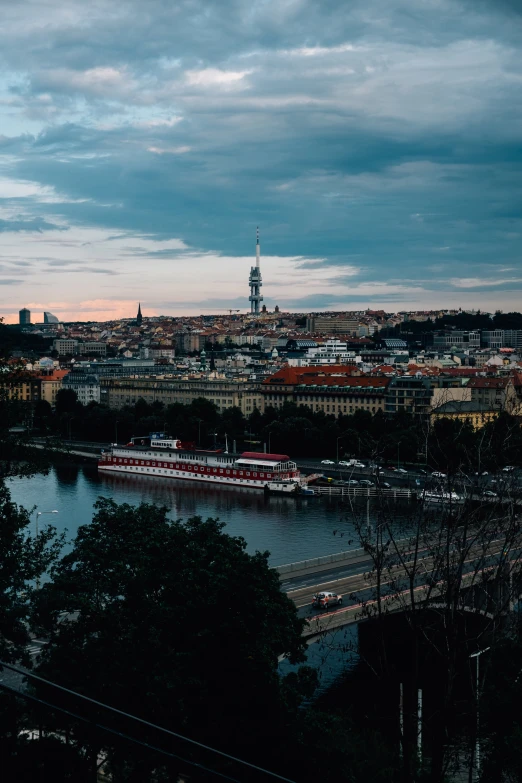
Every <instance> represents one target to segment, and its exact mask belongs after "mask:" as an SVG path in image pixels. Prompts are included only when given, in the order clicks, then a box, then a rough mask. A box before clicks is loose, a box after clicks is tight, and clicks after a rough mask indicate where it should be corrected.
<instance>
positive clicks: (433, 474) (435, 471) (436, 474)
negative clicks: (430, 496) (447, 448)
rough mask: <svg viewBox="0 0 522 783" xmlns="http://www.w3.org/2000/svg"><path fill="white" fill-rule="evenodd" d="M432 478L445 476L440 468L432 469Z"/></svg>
mask: <svg viewBox="0 0 522 783" xmlns="http://www.w3.org/2000/svg"><path fill="white" fill-rule="evenodd" d="M431 475H432V476H433V478H447V476H446V474H445V473H441V472H440V470H434V471H433V473H432V474H431Z"/></svg>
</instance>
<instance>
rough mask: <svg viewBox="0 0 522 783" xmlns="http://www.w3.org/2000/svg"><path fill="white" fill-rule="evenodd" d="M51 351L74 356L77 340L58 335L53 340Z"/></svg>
mask: <svg viewBox="0 0 522 783" xmlns="http://www.w3.org/2000/svg"><path fill="white" fill-rule="evenodd" d="M53 351H57V352H58V355H59V356H74V355H75V354H76V353H78V340H71V339H69V338H68V337H59V338H57V339H56V340H53Z"/></svg>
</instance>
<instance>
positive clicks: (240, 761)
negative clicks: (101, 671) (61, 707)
mask: <svg viewBox="0 0 522 783" xmlns="http://www.w3.org/2000/svg"><path fill="white" fill-rule="evenodd" d="M0 666H5V668H6V669H11V671H14V672H16V673H17V674H23V675H24V677H29V678H30V679H32V680H38V682H43V683H44V684H45V685H50V686H51V688H58V690H60V691H63V692H64V693H68V694H70V695H72V696H77V697H78V698H79V699H83V700H84V701H88V702H90V703H91V704H96V706H97V707H103V708H104V709H106V710H110V711H111V712H115V713H117V714H118V715H123V716H124V717H125V718H130V719H131V720H135V721H137V722H138V723H142V724H143V725H144V726H149V727H150V728H152V729H156V730H157V731H162V732H164V733H165V734H169V735H170V736H171V737H176V739H180V740H183V741H184V742H189V743H190V744H191V745H196V746H197V747H199V748H203V749H204V750H209V751H210V752H211V753H216V754H217V755H219V756H223V757H224V758H227V759H230V760H231V761H235V762H237V763H238V764H243V765H244V766H246V767H250V768H251V769H255V770H257V772H262V773H263V774H264V775H270V776H271V777H273V778H276V779H277V780H283V781H285V783H295V781H293V780H290V778H285V777H283V776H282V775H278V774H277V773H276V772H270V770H268V769H263V767H258V766H257V765H256V764H251V763H250V762H249V761H244V760H243V759H238V758H237V757H236V756H231V755H230V754H228V753H224V751H222V750H216V748H211V747H210V746H209V745H205V744H204V743H202V742H198V741H197V740H193V739H190V737H184V736H183V735H182V734H177V733H176V732H175V731H171V730H170V729H165V728H163V726H158V725H157V724H155V723H151V722H150V721H148V720H144V719H143V718H138V717H137V715H131V714H130V713H129V712H124V711H123V710H118V709H117V708H116V707H111V706H110V705H109V704H104V703H103V702H101V701H96V699H91V698H90V696H85V695H84V694H83V693H77V692H76V691H73V690H70V689H69V688H65V687H64V686H63V685H58V683H56V682H51V681H50V680H46V679H44V678H43V677H39V676H38V675H37V674H32V673H31V672H27V671H24V669H20V668H18V667H17V666H13V665H12V664H10V663H4V662H3V661H0ZM17 692H18V691H17Z"/></svg>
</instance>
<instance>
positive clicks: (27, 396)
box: [0, 374, 40, 402]
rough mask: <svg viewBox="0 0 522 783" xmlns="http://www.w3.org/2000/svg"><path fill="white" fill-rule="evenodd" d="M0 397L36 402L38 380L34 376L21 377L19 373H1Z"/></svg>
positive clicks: (38, 390) (38, 396) (38, 393)
mask: <svg viewBox="0 0 522 783" xmlns="http://www.w3.org/2000/svg"><path fill="white" fill-rule="evenodd" d="M0 399H8V400H19V401H20V402H38V400H39V399H40V382H39V381H38V380H37V379H36V378H27V377H21V376H20V375H19V374H9V375H7V374H6V375H3V376H2V377H1V378H0Z"/></svg>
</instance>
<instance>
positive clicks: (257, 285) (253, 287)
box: [248, 226, 263, 315]
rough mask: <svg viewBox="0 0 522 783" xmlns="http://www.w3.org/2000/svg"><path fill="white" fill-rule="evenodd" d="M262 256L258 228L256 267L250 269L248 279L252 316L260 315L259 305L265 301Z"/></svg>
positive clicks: (257, 230)
mask: <svg viewBox="0 0 522 783" xmlns="http://www.w3.org/2000/svg"><path fill="white" fill-rule="evenodd" d="M260 256H261V251H260V247H259V226H258V227H257V229H256V265H255V266H252V267H250V277H249V279H248V284H249V286H250V296H249V297H248V301H249V302H250V312H251V314H252V315H259V303H260V302H262V301H263V294H262V293H261V286H262V285H263V281H262V278H261V266H260Z"/></svg>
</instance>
